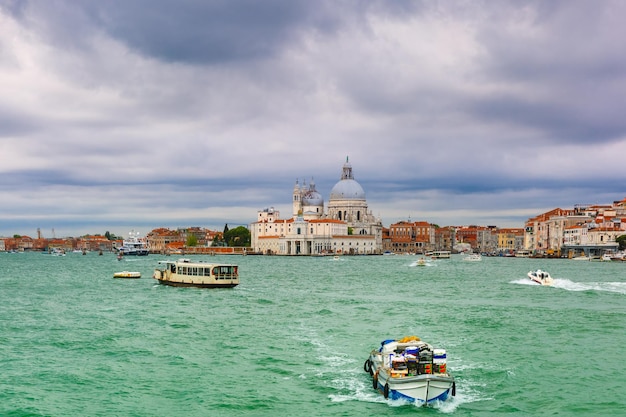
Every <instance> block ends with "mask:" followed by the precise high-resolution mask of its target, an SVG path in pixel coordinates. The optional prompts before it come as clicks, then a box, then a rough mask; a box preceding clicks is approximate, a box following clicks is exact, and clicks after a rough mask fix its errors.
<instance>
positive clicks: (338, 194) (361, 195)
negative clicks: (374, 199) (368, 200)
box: [330, 179, 365, 200]
mask: <svg viewBox="0 0 626 417" xmlns="http://www.w3.org/2000/svg"><path fill="white" fill-rule="evenodd" d="M330 199H331V200H365V191H363V187H361V185H360V184H359V183H358V182H356V181H355V180H353V179H345V180H341V181H339V182H338V183H337V184H335V186H334V187H333V189H332V190H331V191H330Z"/></svg>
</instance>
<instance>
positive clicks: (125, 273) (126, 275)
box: [113, 271, 141, 278]
mask: <svg viewBox="0 0 626 417" xmlns="http://www.w3.org/2000/svg"><path fill="white" fill-rule="evenodd" d="M113 278H141V272H136V271H121V272H114V273H113Z"/></svg>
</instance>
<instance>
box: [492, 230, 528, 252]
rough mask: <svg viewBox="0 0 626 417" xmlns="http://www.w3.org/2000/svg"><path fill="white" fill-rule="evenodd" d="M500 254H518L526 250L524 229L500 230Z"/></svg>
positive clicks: (498, 234) (498, 233)
mask: <svg viewBox="0 0 626 417" xmlns="http://www.w3.org/2000/svg"><path fill="white" fill-rule="evenodd" d="M497 236H498V252H509V253H511V252H517V251H519V250H520V249H524V229H521V228H502V229H498V232H497Z"/></svg>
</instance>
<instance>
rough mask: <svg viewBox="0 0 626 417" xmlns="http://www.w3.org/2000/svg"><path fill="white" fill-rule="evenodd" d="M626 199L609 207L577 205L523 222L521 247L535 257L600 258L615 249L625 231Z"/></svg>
mask: <svg viewBox="0 0 626 417" xmlns="http://www.w3.org/2000/svg"><path fill="white" fill-rule="evenodd" d="M625 207H626V199H624V200H621V201H615V202H613V204H610V205H592V204H578V205H576V206H575V207H574V209H570V210H563V209H560V208H557V209H554V210H551V211H549V212H546V213H543V214H540V215H539V216H537V217H533V218H530V219H528V220H527V221H526V227H525V233H524V246H525V248H526V249H528V250H530V251H533V252H534V253H535V254H538V255H546V256H570V257H571V256H578V255H580V254H585V255H587V256H600V255H602V254H603V253H605V252H610V251H614V250H616V248H617V246H618V245H617V244H616V243H615V239H616V238H617V237H619V236H621V235H623V234H625V233H624V232H625V231H626V210H625Z"/></svg>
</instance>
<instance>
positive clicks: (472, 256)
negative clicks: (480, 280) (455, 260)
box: [463, 253, 483, 262]
mask: <svg viewBox="0 0 626 417" xmlns="http://www.w3.org/2000/svg"><path fill="white" fill-rule="evenodd" d="M463 260H464V261H468V262H478V261H482V260H483V257H482V256H481V255H480V253H472V254H469V255H467V256H466V257H465V258H463Z"/></svg>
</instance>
